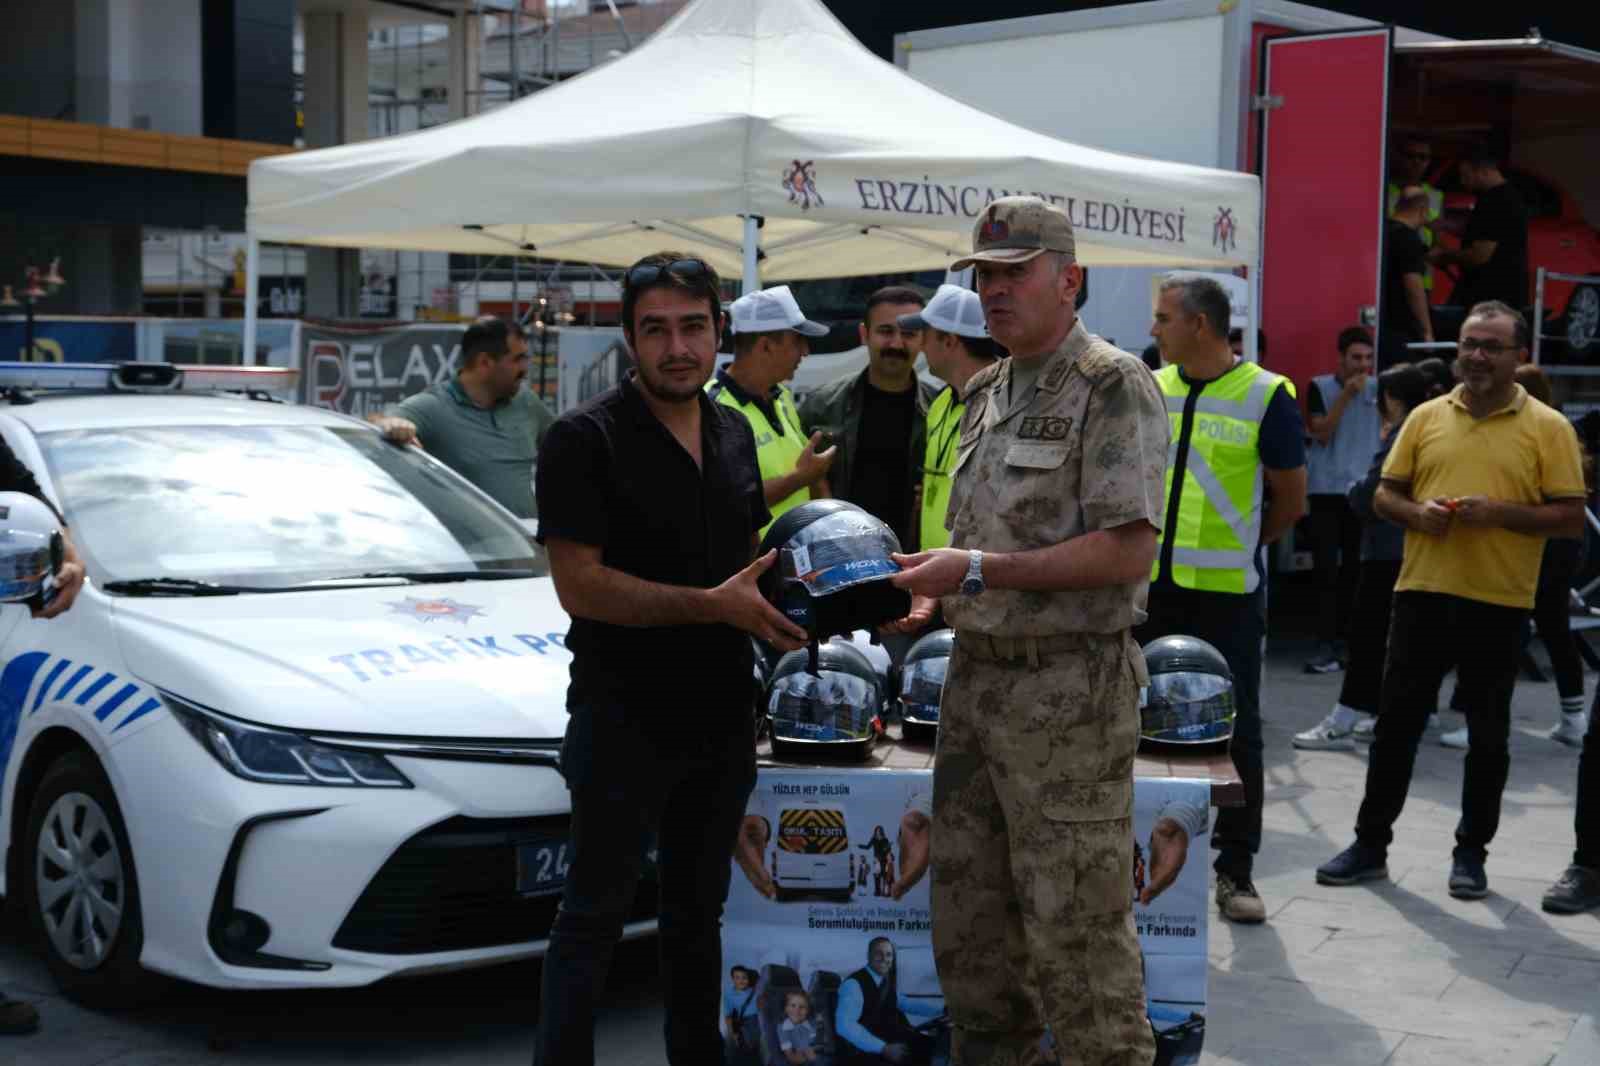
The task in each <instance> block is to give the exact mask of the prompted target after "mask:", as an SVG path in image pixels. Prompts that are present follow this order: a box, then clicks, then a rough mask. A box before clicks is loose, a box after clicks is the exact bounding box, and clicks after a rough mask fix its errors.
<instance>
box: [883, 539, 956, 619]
mask: <svg viewBox="0 0 1600 1066" xmlns="http://www.w3.org/2000/svg"><path fill="white" fill-rule="evenodd" d="M889 558H891V559H893V560H894V561H895V562H897V563H899V564H900V572H899V573H898V574H895V575H894V576H893V577H891V578H889V582H890V583H891V584H892V585H894V586H895V587H896V588H902V589H905V590H906V591H908V592H910V593H911V594H912V595H913V596H929V597H935V598H937V597H939V596H953V595H955V594H956V593H957V592H959V591H961V580H962V578H964V577H966V576H967V567H968V566H969V565H971V562H972V553H971V552H968V551H964V550H962V549H960V548H934V549H932V550H930V551H925V552H917V554H915V555H900V554H898V553H896V554H894V555H891V556H889ZM914 609H915V607H913V610H914Z"/></svg>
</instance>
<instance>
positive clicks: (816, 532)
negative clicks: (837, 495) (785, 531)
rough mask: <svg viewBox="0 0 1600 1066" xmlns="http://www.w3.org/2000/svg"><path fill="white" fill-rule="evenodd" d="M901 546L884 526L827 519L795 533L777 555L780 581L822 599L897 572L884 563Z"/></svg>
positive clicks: (849, 517)
mask: <svg viewBox="0 0 1600 1066" xmlns="http://www.w3.org/2000/svg"><path fill="white" fill-rule="evenodd" d="M899 550H900V542H899V540H897V539H896V538H895V535H894V533H893V532H892V531H891V530H890V529H889V527H888V526H885V525H884V524H883V523H881V522H878V521H875V520H872V519H869V518H867V517H866V516H863V515H855V514H831V515H827V516H826V517H824V518H819V519H817V521H815V522H813V523H811V524H810V525H809V526H806V527H805V528H804V529H802V530H801V531H800V532H799V533H796V534H795V535H794V536H793V537H792V538H791V539H790V540H789V543H788V544H786V545H784V548H783V550H782V551H781V552H780V553H779V560H778V561H779V565H780V566H781V567H782V571H781V573H782V575H783V579H784V580H785V581H798V582H800V583H801V584H803V585H805V587H806V591H808V592H810V593H811V595H813V596H827V595H829V594H831V593H835V592H839V591H842V590H844V589H847V588H850V587H852V586H854V585H860V584H862V583H863V582H867V581H876V580H879V579H880V578H885V577H888V576H889V575H890V574H893V573H895V572H897V571H898V570H899V569H900V567H898V566H896V565H895V563H894V560H892V559H890V558H889V553H890V552H897V551H899Z"/></svg>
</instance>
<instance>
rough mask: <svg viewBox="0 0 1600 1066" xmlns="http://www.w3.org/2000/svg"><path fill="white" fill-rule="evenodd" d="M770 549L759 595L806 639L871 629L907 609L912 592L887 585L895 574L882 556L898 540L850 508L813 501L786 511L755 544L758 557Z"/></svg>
mask: <svg viewBox="0 0 1600 1066" xmlns="http://www.w3.org/2000/svg"><path fill="white" fill-rule="evenodd" d="M773 549H777V552H778V560H777V563H776V565H774V566H773V567H772V568H771V569H770V570H768V571H767V572H766V573H765V574H763V575H762V576H761V590H762V591H763V592H764V593H765V594H766V596H767V599H768V600H769V601H770V602H771V603H772V604H773V605H774V606H776V607H777V608H778V610H780V611H782V612H783V613H784V614H785V615H786V616H788V618H789V620H790V621H792V622H794V623H795V624H796V625H798V626H800V627H801V628H803V629H804V630H805V631H806V632H807V633H808V634H809V635H810V636H811V637H812V638H813V639H816V640H826V639H828V638H829V637H831V636H836V635H839V634H848V633H851V632H853V631H855V630H857V629H865V630H873V629H876V628H877V627H878V626H880V625H882V624H883V623H885V622H892V621H894V620H895V619H897V618H903V617H905V615H906V613H907V612H909V611H910V610H911V594H910V593H909V592H906V591H904V590H903V589H897V588H895V587H894V586H893V585H891V584H890V583H889V581H888V578H889V576H890V575H891V574H894V573H896V572H898V571H899V569H900V567H899V566H898V565H897V564H896V563H895V562H894V560H893V559H890V558H889V553H891V552H898V551H899V550H900V541H899V538H897V537H896V536H895V535H894V530H892V529H890V528H889V527H888V526H887V525H886V524H884V522H883V521H881V520H880V519H878V518H874V517H873V516H872V515H870V514H868V513H867V512H866V511H863V510H862V509H861V508H859V507H857V506H856V505H855V504H853V503H848V502H846V501H844V500H812V501H810V502H809V503H803V504H801V505H800V506H799V507H795V508H792V509H791V510H788V511H785V512H784V513H783V514H782V515H781V516H779V518H778V520H777V521H776V522H774V523H772V525H771V526H770V527H768V529H767V535H766V536H765V537H764V538H762V541H761V553H762V554H763V555H765V554H766V553H767V552H768V551H771V550H773Z"/></svg>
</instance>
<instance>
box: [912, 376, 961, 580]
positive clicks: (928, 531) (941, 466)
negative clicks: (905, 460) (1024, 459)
mask: <svg viewBox="0 0 1600 1066" xmlns="http://www.w3.org/2000/svg"><path fill="white" fill-rule="evenodd" d="M966 409H967V405H966V404H964V403H962V402H961V400H960V398H959V397H958V396H957V395H956V390H955V389H953V388H950V387H948V386H946V388H945V390H944V391H943V392H941V393H940V394H939V395H937V396H935V397H934V398H933V403H932V404H931V405H929V407H928V437H927V441H928V442H927V444H926V445H925V450H924V452H923V457H922V520H921V540H919V541H918V542H917V550H919V551H928V550H929V549H931V548H944V547H948V546H949V544H950V531H949V530H948V529H946V528H944V518H945V510H946V509H947V508H948V507H949V506H950V483H951V472H952V470H953V469H954V467H955V465H956V442H957V441H958V440H959V439H960V437H961V416H962V414H963V413H964V412H965V411H966Z"/></svg>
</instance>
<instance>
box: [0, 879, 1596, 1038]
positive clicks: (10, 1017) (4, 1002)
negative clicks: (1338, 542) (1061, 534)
mask: <svg viewBox="0 0 1600 1066" xmlns="http://www.w3.org/2000/svg"><path fill="white" fill-rule="evenodd" d="M1574 868H1576V867H1574ZM38 1028H39V1012H38V1011H36V1010H34V1009H33V1004H31V1003H24V1002H22V1001H21V1000H20V999H9V998H7V997H6V996H5V995H4V994H3V993H0V1036H26V1035H28V1034H29V1033H31V1032H34V1031H35V1030H37V1029H38Z"/></svg>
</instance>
